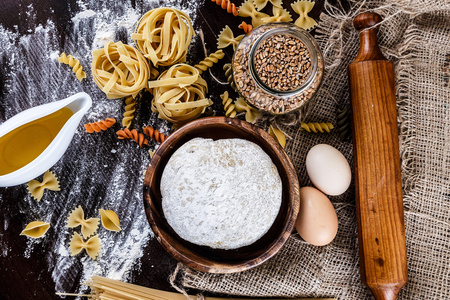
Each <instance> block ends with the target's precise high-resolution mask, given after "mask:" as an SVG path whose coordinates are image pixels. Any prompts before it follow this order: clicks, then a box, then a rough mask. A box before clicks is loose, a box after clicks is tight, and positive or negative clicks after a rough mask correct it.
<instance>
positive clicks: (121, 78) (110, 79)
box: [92, 42, 158, 99]
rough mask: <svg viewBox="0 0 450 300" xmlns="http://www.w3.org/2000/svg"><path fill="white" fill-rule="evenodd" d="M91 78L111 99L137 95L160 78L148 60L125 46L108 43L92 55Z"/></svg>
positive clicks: (120, 43) (133, 49) (119, 43)
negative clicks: (148, 82)
mask: <svg viewBox="0 0 450 300" xmlns="http://www.w3.org/2000/svg"><path fill="white" fill-rule="evenodd" d="M92 56H93V58H92V76H93V78H94V82H95V83H96V84H97V86H98V87H99V88H100V89H101V90H102V91H103V92H104V93H105V94H106V97H108V99H117V98H122V97H128V96H133V97H136V95H137V94H138V93H139V92H140V91H141V90H142V89H143V88H145V87H146V85H147V81H148V80H149V79H152V78H155V77H157V76H158V71H157V70H156V69H154V68H152V67H151V66H150V65H149V64H148V62H147V60H146V59H145V57H144V56H143V55H142V54H141V53H140V52H139V51H138V50H137V49H135V48H133V47H131V46H129V45H126V44H123V43H122V42H116V43H113V42H108V43H106V44H105V46H104V47H103V48H102V49H97V50H94V51H93V52H92Z"/></svg>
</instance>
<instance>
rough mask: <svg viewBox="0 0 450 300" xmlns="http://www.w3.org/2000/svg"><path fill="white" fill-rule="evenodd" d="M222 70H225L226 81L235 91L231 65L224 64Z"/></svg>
mask: <svg viewBox="0 0 450 300" xmlns="http://www.w3.org/2000/svg"><path fill="white" fill-rule="evenodd" d="M223 70H224V71H225V76H226V77H227V81H228V83H229V84H230V86H231V88H232V89H233V90H235V91H237V88H236V84H235V83H234V79H233V68H232V67H231V64H230V63H228V64H224V65H223Z"/></svg>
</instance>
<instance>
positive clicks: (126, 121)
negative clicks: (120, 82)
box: [122, 96, 136, 128]
mask: <svg viewBox="0 0 450 300" xmlns="http://www.w3.org/2000/svg"><path fill="white" fill-rule="evenodd" d="M135 106H136V98H133V97H132V96H129V97H127V98H125V111H124V113H123V118H122V127H126V128H130V126H131V122H132V121H133V119H134V112H135V111H136V108H135Z"/></svg>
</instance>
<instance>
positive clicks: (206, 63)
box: [194, 50, 225, 74]
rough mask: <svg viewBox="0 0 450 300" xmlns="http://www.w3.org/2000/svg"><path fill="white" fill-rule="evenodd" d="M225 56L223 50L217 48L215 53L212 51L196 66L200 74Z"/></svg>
mask: <svg viewBox="0 0 450 300" xmlns="http://www.w3.org/2000/svg"><path fill="white" fill-rule="evenodd" d="M224 56H225V53H223V51H222V50H217V51H216V52H214V53H211V54H210V55H209V56H208V57H207V58H205V59H204V60H202V61H201V62H199V63H198V64H197V65H195V66H194V68H196V69H197V70H198V72H199V73H200V74H202V73H203V72H204V71H206V70H207V69H208V68H211V67H212V66H213V65H214V64H215V63H216V62H218V61H219V59H222V58H223V57H224Z"/></svg>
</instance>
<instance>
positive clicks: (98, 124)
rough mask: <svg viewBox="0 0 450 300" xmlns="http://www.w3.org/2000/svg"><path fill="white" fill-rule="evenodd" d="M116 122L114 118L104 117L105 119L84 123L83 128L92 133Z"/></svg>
mask: <svg viewBox="0 0 450 300" xmlns="http://www.w3.org/2000/svg"><path fill="white" fill-rule="evenodd" d="M115 123H116V120H115V119H114V118H106V119H105V120H101V121H98V122H94V123H88V124H84V128H85V129H86V132H88V133H93V132H94V131H95V132H100V131H102V130H106V129H108V128H109V127H111V126H113V125H114V124H115Z"/></svg>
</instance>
